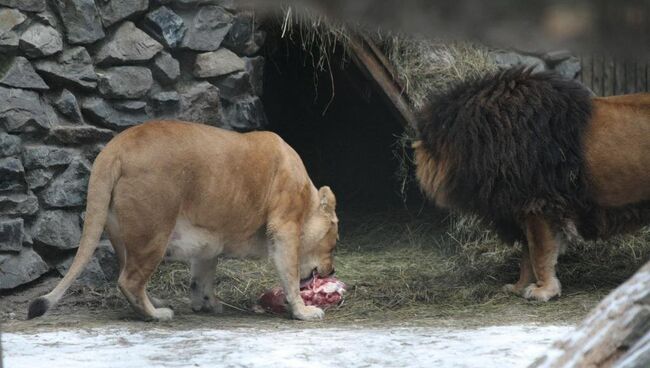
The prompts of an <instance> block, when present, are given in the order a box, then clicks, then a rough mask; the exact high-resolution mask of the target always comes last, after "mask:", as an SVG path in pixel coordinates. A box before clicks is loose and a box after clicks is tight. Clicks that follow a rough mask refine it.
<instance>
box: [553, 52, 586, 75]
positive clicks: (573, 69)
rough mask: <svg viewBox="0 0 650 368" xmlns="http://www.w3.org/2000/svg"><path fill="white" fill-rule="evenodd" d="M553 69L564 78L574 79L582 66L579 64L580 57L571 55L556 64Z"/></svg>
mask: <svg viewBox="0 0 650 368" xmlns="http://www.w3.org/2000/svg"><path fill="white" fill-rule="evenodd" d="M553 70H554V71H555V72H557V73H559V74H560V75H562V76H563V77H565V78H568V79H574V78H576V77H577V76H578V73H580V71H581V70H582V66H581V65H580V59H578V58H577V57H574V56H571V57H570V58H568V59H566V60H564V61H562V62H560V63H559V64H557V65H556V66H555V68H554V69H553Z"/></svg>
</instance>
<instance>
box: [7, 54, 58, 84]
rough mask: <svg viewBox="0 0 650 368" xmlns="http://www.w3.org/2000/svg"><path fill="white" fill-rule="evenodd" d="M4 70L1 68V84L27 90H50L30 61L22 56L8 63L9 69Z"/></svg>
mask: <svg viewBox="0 0 650 368" xmlns="http://www.w3.org/2000/svg"><path fill="white" fill-rule="evenodd" d="M3 69H4V68H1V67H0V84H4V85H5V86H9V87H17V88H27V89H37V90H47V89H50V87H48V85H47V84H46V83H45V81H43V79H42V78H41V76H40V75H38V74H36V71H35V70H34V68H33V67H32V64H31V63H30V62H29V60H27V59H25V58H24V57H22V56H17V57H15V58H13V59H12V60H11V61H10V62H9V63H8V68H7V69H4V70H3Z"/></svg>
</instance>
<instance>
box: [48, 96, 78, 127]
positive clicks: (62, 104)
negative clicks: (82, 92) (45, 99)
mask: <svg viewBox="0 0 650 368" xmlns="http://www.w3.org/2000/svg"><path fill="white" fill-rule="evenodd" d="M52 102H53V104H54V106H55V107H56V109H57V110H59V112H60V113H61V114H63V115H65V116H66V117H68V118H70V120H72V122H74V123H78V124H81V123H83V116H81V109H80V108H79V103H78V102H77V98H76V97H75V95H73V94H72V92H70V91H68V90H67V89H63V90H61V92H59V93H58V94H57V95H56V96H54V98H53V101H52Z"/></svg>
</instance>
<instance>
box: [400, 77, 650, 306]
mask: <svg viewBox="0 0 650 368" xmlns="http://www.w3.org/2000/svg"><path fill="white" fill-rule="evenodd" d="M417 128H418V134H419V140H418V141H416V142H415V143H414V144H413V147H414V148H415V161H416V166H417V177H418V180H419V183H420V186H421V187H422V189H423V191H424V192H425V193H426V194H427V195H428V196H429V197H430V198H431V199H433V200H434V201H435V203H436V204H437V205H439V206H441V207H446V208H450V209H454V210H457V211H459V212H461V213H468V214H475V215H477V216H479V217H480V218H481V219H482V220H484V222H486V223H488V224H490V225H491V226H492V228H493V229H494V230H495V231H496V232H497V233H498V235H499V236H500V237H501V238H502V239H503V240H504V241H505V242H508V243H514V242H520V243H521V244H522V245H523V255H522V260H521V271H520V272H521V273H520V278H519V281H518V282H517V283H515V284H513V285H506V289H507V290H509V291H511V292H514V293H517V294H520V295H522V296H524V297H525V298H528V299H536V300H542V301H547V300H549V299H550V298H553V297H555V296H559V295H560V293H561V286H560V282H559V280H558V279H557V277H556V275H555V265H556V263H557V257H558V254H559V252H560V249H561V248H562V245H563V244H562V243H563V241H565V240H566V239H567V236H571V235H580V236H582V237H583V238H585V239H604V238H607V237H609V236H611V235H614V234H618V233H622V232H625V231H630V230H634V229H637V228H639V227H641V226H643V225H645V224H648V223H650V94H648V93H645V94H631V95H623V96H613V97H608V98H593V97H592V96H591V95H590V92H589V91H588V90H587V89H586V88H584V87H583V86H582V85H581V84H579V83H578V82H576V81H572V80H567V79H563V78H562V77H560V76H559V75H557V74H554V73H549V72H543V73H533V72H532V71H531V70H529V69H523V68H513V69H508V70H504V71H501V72H498V73H496V74H491V75H488V76H486V77H483V78H480V79H476V80H469V81H465V82H462V83H460V84H459V85H457V86H455V87H454V88H452V89H451V90H450V91H448V92H445V93H444V94H440V95H437V96H434V97H432V98H431V99H430V102H429V104H428V106H427V109H426V110H425V112H423V113H422V119H421V121H420V123H419V126H418V127H417Z"/></svg>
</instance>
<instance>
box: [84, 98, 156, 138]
mask: <svg viewBox="0 0 650 368" xmlns="http://www.w3.org/2000/svg"><path fill="white" fill-rule="evenodd" d="M145 106H146V104H145ZM127 107H128V105H127ZM81 111H82V112H83V113H84V114H85V116H86V117H87V118H88V119H90V120H91V121H92V122H94V123H96V124H98V125H101V126H104V127H107V128H110V129H113V130H118V131H120V130H124V129H126V128H128V127H131V126H134V125H138V124H141V123H142V122H144V121H146V120H149V116H148V115H147V113H146V111H143V110H135V111H134V110H133V109H127V108H124V106H118V107H114V106H112V105H111V104H110V103H108V102H106V101H105V100H104V99H101V98H97V97H89V98H86V99H85V100H83V102H82V103H81Z"/></svg>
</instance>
